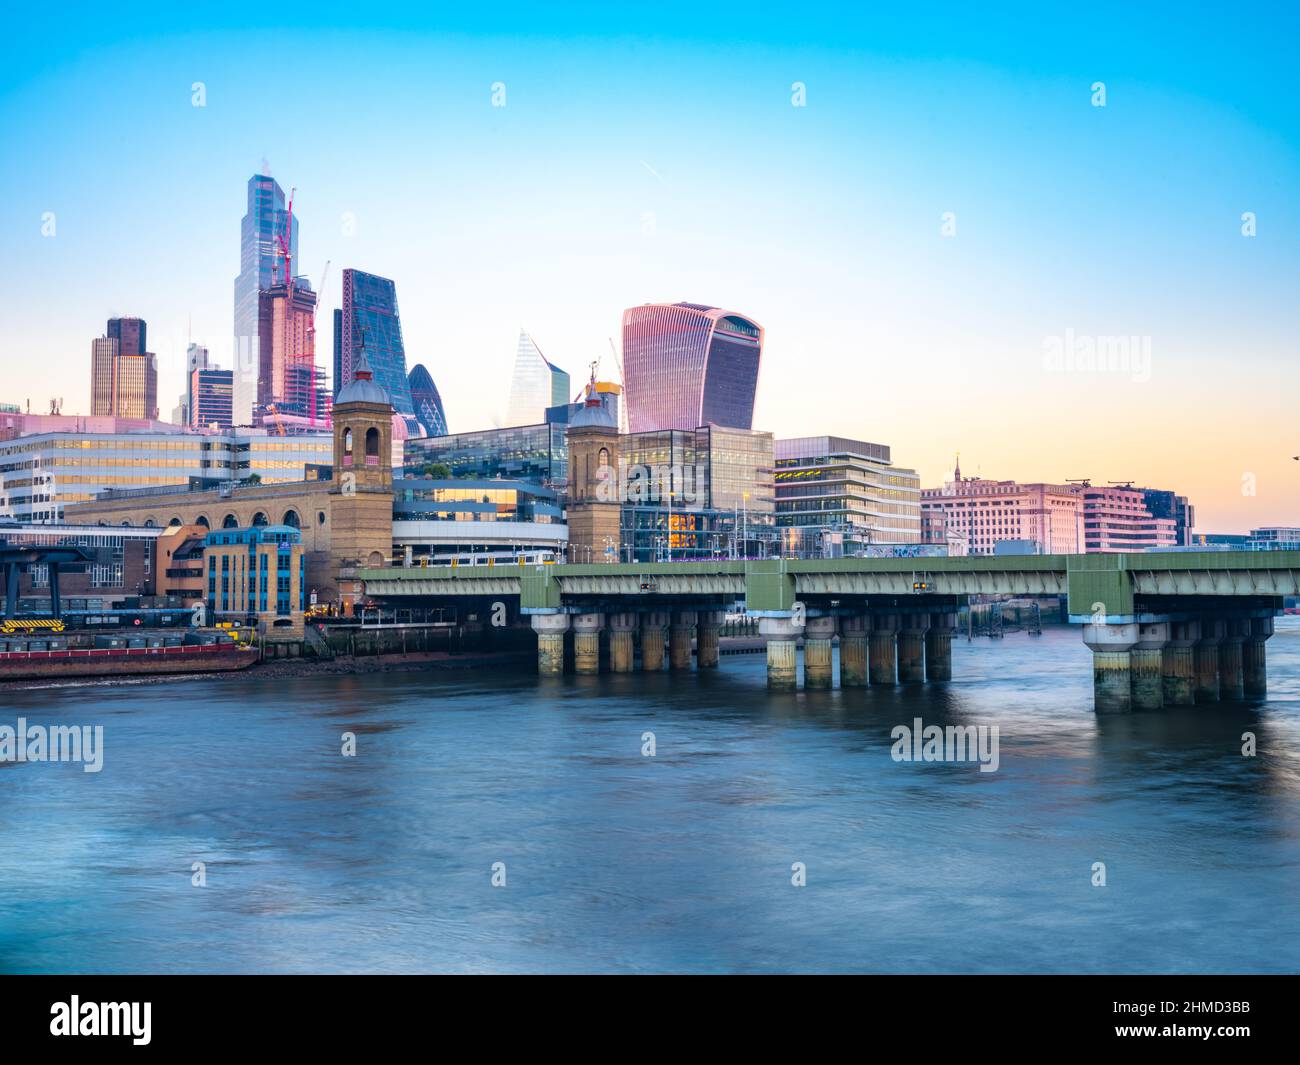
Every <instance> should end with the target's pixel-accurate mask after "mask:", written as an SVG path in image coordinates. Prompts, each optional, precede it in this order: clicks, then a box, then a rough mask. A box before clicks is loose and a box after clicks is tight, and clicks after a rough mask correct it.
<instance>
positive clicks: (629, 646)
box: [609, 614, 637, 673]
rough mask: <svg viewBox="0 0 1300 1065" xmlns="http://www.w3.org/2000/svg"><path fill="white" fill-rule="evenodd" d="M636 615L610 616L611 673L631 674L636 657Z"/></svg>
mask: <svg viewBox="0 0 1300 1065" xmlns="http://www.w3.org/2000/svg"><path fill="white" fill-rule="evenodd" d="M636 627H637V616H636V615H635V614H610V616H609V669H610V672H611V673H631V672H632V670H633V668H634V664H635V656H634V651H633V646H634V645H633V639H634V636H633V634H634V633H635V632H636Z"/></svg>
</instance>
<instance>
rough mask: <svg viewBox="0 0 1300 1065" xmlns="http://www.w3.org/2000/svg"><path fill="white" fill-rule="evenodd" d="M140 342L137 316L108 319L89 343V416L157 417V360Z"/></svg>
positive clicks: (140, 324) (141, 326) (142, 331)
mask: <svg viewBox="0 0 1300 1065" xmlns="http://www.w3.org/2000/svg"><path fill="white" fill-rule="evenodd" d="M144 344H145V324H144V322H143V320H141V319H139V318H110V319H109V320H108V329H107V332H106V333H105V335H104V336H102V337H99V338H97V339H96V340H94V341H92V342H91V348H90V413H91V415H92V416H100V415H109V416H112V417H117V418H142V419H148V420H150V421H153V420H156V419H157V417H158V360H157V358H156V357H155V356H154V355H153V354H152V353H151V352H148V351H145V350H144ZM124 348H125V350H124Z"/></svg>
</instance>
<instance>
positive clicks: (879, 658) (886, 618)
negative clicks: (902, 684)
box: [869, 614, 898, 684]
mask: <svg viewBox="0 0 1300 1065" xmlns="http://www.w3.org/2000/svg"><path fill="white" fill-rule="evenodd" d="M897 632H898V615H897V614H873V615H872V616H871V637H870V641H871V643H870V651H871V663H870V669H869V672H870V674H871V683H872V684H895V683H897V681H898V652H897V649H896V646H895V637H896V635H897Z"/></svg>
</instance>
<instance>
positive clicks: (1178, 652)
mask: <svg viewBox="0 0 1300 1065" xmlns="http://www.w3.org/2000/svg"><path fill="white" fill-rule="evenodd" d="M1200 638H1201V623H1200V622H1199V621H1174V622H1170V624H1169V642H1168V643H1167V644H1165V647H1164V650H1163V651H1162V652H1161V654H1160V660H1161V661H1160V669H1161V678H1160V686H1161V690H1162V693H1163V695H1164V700H1165V706H1191V705H1192V704H1193V703H1194V702H1196V662H1195V653H1194V652H1195V647H1196V644H1197V641H1199V640H1200Z"/></svg>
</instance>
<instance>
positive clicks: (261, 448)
mask: <svg viewBox="0 0 1300 1065" xmlns="http://www.w3.org/2000/svg"><path fill="white" fill-rule="evenodd" d="M209 372H211V371H209ZM3 417H5V418H7V417H21V416H8V415H6V416H3ZM87 422H89V424H90V426H91V428H89V429H87V428H83V426H84V425H85V424H86V423H87ZM132 424H133V423H131V422H129V421H122V422H115V420H113V419H89V420H88V419H83V418H75V417H71V416H60V417H58V418H54V417H52V416H45V417H44V418H42V419H41V421H40V422H34V425H33V433H32V435H24V436H18V437H14V438H11V439H6V440H2V441H0V518H12V519H14V520H17V521H29V522H57V521H61V520H64V517H65V512H66V509H67V508H68V507H70V506H75V505H77V504H81V503H86V502H89V501H91V500H94V499H96V498H97V497H99V496H101V495H102V494H103V493H106V492H110V490H111V492H110V494H111V495H113V496H115V497H116V498H123V497H125V496H127V495H128V494H129V493H131V492H135V493H137V494H141V495H143V494H147V493H148V492H153V491H159V490H163V489H166V490H167V491H170V492H172V493H183V492H185V491H187V490H189V488H190V486H195V487H200V488H203V487H207V488H213V489H215V488H217V487H221V488H223V489H224V490H227V491H228V490H229V489H230V488H231V486H232V485H237V484H239V483H241V482H248V481H250V480H251V479H253V478H254V476H255V478H256V480H257V481H258V482H260V483H262V484H267V485H270V484H277V483H281V482H286V481H297V480H302V479H303V478H304V477H305V476H306V475H307V470H308V467H309V466H313V465H319V464H325V465H328V464H329V461H330V435H329V434H328V433H314V434H312V433H300V434H293V435H288V436H283V437H281V436H278V435H275V434H272V433H268V432H266V431H265V430H256V429H253V430H250V429H241V430H237V431H236V430H225V431H222V432H220V433H215V434H198V433H189V432H185V431H184V430H182V429H181V428H180V427H178V426H174V425H170V424H167V423H155V424H154V425H153V427H152V428H145V429H141V430H139V431H132V429H131V425H132ZM42 425H43V428H42ZM175 516H176V515H175V514H172V513H167V514H162V513H159V514H157V515H150V516H149V517H151V519H152V521H153V523H154V524H157V525H167V524H169V522H170V520H171V518H172V517H175ZM208 517H209V519H211V518H212V517H213V516H212V515H209V516H208ZM216 517H217V518H219V517H220V515H216ZM277 517H278V516H277ZM78 520H81V519H78ZM141 523H143V522H141ZM186 523H188V524H194V523H195V522H193V520H192V519H187V521H186ZM199 524H201V523H199Z"/></svg>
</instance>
